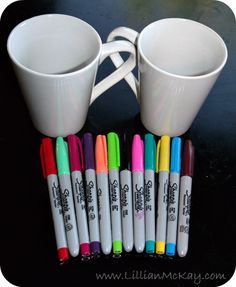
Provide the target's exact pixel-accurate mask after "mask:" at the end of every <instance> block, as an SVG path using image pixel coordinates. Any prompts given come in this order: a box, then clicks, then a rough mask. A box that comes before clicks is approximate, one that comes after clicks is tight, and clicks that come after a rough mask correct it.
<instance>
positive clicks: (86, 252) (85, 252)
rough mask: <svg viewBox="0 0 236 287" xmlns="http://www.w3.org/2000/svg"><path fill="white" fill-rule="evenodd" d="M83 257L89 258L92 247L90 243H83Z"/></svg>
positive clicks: (81, 246)
mask: <svg viewBox="0 0 236 287" xmlns="http://www.w3.org/2000/svg"><path fill="white" fill-rule="evenodd" d="M80 249H81V255H82V256H89V255H90V246H89V243H82V244H80Z"/></svg>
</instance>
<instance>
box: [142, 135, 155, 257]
mask: <svg viewBox="0 0 236 287" xmlns="http://www.w3.org/2000/svg"><path fill="white" fill-rule="evenodd" d="M144 143H145V153H144V155H145V160H144V168H145V173H144V184H145V185H144V186H145V189H144V192H145V193H144V195H145V237H146V253H148V254H153V253H155V168H156V142H155V139H154V136H153V135H152V134H146V135H145V139H144Z"/></svg>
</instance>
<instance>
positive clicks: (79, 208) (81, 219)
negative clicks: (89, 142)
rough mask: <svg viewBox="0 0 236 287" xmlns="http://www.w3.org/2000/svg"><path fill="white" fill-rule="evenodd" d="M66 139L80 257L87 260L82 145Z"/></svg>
mask: <svg viewBox="0 0 236 287" xmlns="http://www.w3.org/2000/svg"><path fill="white" fill-rule="evenodd" d="M67 139H68V146H69V157H70V169H71V177H72V186H73V194H74V203H75V211H76V219H77V227H78V232H79V240H80V249H81V255H82V258H84V259H89V256H90V244H89V232H88V222H87V214H86V204H85V192H84V185H83V179H82V171H84V159H83V151H82V144H81V141H80V139H79V138H78V137H77V136H75V135H69V136H68V137H67Z"/></svg>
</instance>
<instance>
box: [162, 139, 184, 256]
mask: <svg viewBox="0 0 236 287" xmlns="http://www.w3.org/2000/svg"><path fill="white" fill-rule="evenodd" d="M180 169H181V139H180V138H179V137H175V138H173V140H172V144H171V162H170V184H169V195H168V219H167V244H166V254H167V255H168V256H174V255H175V250H176V237H177V221H178V206H179V182H180Z"/></svg>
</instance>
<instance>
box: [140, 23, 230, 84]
mask: <svg viewBox="0 0 236 287" xmlns="http://www.w3.org/2000/svg"><path fill="white" fill-rule="evenodd" d="M171 21H175V22H177V21H185V22H192V23H194V24H195V25H198V26H201V27H202V28H204V29H205V30H207V31H209V32H211V33H212V34H214V36H215V37H217V38H218V40H219V42H220V43H221V45H222V48H223V49H224V59H223V61H222V63H221V64H220V65H219V66H218V67H217V68H216V69H214V70H213V71H211V72H209V73H206V74H203V75H197V76H184V75H178V74H175V73H171V72H167V71H165V70H163V69H161V68H159V67H158V66H156V65H154V64H153V63H152V62H151V61H150V60H149V59H148V58H147V57H146V56H145V54H144V52H143V50H142V48H141V41H142V37H143V35H144V34H145V32H147V30H148V29H150V27H151V26H154V25H156V24H157V23H160V22H171ZM137 47H138V51H139V54H140V55H141V56H142V58H143V59H144V60H145V62H146V63H147V64H148V65H149V66H151V67H152V68H153V69H155V70H156V71H159V72H161V73H163V74H165V75H167V76H171V77H176V78H179V79H203V78H207V77H210V76H213V75H215V74H218V72H220V71H221V70H222V69H223V67H224V66H225V64H226V61H227V59H228V50H227V46H226V44H225V42H224V40H223V39H222V38H221V36H220V35H219V34H218V33H217V32H216V31H214V30H213V29H211V28H210V27H208V26H206V25H204V24H202V23H200V22H197V21H194V20H191V19H185V18H164V19H160V20H157V21H155V22H152V23H150V24H149V25H147V26H146V27H145V28H144V29H143V30H142V31H141V32H140V34H139V37H138V41H137Z"/></svg>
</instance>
